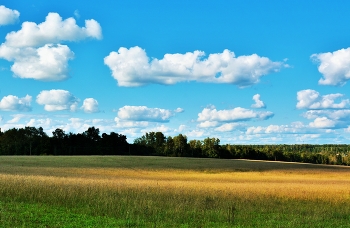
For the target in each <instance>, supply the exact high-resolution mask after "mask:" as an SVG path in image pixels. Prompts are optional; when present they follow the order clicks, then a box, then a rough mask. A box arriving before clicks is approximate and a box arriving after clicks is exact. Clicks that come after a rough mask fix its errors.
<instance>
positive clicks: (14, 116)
mask: <svg viewBox="0 0 350 228" xmlns="http://www.w3.org/2000/svg"><path fill="white" fill-rule="evenodd" d="M12 117H13V118H12V119H11V120H9V121H7V123H8V124H16V123H18V122H19V121H20V120H21V119H22V118H23V117H24V115H22V114H16V115H13V116H12Z"/></svg>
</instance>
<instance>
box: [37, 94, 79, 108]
mask: <svg viewBox="0 0 350 228" xmlns="http://www.w3.org/2000/svg"><path fill="white" fill-rule="evenodd" d="M36 102H37V103H38V104H40V105H44V109H45V110H46V111H49V112H53V111H62V110H70V111H76V110H77V108H78V102H79V99H78V98H76V97H75V96H74V95H73V94H71V93H70V92H69V91H66V90H55V89H53V90H43V91H41V92H40V94H39V95H38V96H37V97H36Z"/></svg>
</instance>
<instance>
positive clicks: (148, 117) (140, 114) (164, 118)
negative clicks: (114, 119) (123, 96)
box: [118, 106, 174, 122]
mask: <svg viewBox="0 0 350 228" xmlns="http://www.w3.org/2000/svg"><path fill="white" fill-rule="evenodd" d="M173 115H174V113H173V112H172V111H170V110H167V109H160V108H148V107H146V106H124V107H122V108H120V109H119V111H118V118H119V119H121V120H124V121H149V122H169V119H170V118H171V117H172V116H173Z"/></svg>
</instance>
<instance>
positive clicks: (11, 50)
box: [0, 13, 102, 81]
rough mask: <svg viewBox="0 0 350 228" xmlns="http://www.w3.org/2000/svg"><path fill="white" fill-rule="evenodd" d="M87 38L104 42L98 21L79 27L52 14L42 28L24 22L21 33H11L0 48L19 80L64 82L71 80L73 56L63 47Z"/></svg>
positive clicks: (88, 21)
mask: <svg viewBox="0 0 350 228" xmlns="http://www.w3.org/2000/svg"><path fill="white" fill-rule="evenodd" d="M86 38H94V39H101V38H102V32H101V26H100V25H99V23H98V22H97V21H95V20H93V19H91V20H86V21H85V27H79V26H78V25H77V24H76V21H75V19H74V18H68V19H65V20H62V18H61V17H60V15H59V14H57V13H49V14H48V15H47V17H46V20H45V21H44V22H42V23H40V24H36V23H34V22H24V23H23V24H22V28H21V30H19V31H13V32H10V33H8V34H7V35H6V41H5V42H4V43H2V44H1V45H0V58H3V59H6V60H7V61H11V62H14V64H13V65H12V67H11V70H12V71H13V72H14V74H15V76H17V77H20V78H32V79H36V80H42V81H61V80H64V79H67V78H68V77H69V74H68V73H69V72H68V61H69V60H71V59H73V57H74V53H73V52H72V51H71V50H70V49H69V47H68V46H67V45H62V44H60V43H61V42H64V41H79V40H82V39H86Z"/></svg>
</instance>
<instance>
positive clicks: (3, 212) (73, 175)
mask: <svg viewBox="0 0 350 228" xmlns="http://www.w3.org/2000/svg"><path fill="white" fill-rule="evenodd" d="M349 224H350V167H344V166H332V165H314V164H301V163H286V162H267V161H251V160H224V159H203V158H176V157H172V158H170V157H151V156H150V157H140V156H1V157H0V227H349Z"/></svg>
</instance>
